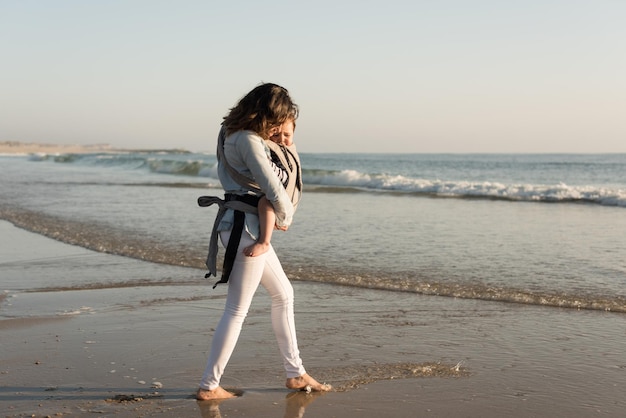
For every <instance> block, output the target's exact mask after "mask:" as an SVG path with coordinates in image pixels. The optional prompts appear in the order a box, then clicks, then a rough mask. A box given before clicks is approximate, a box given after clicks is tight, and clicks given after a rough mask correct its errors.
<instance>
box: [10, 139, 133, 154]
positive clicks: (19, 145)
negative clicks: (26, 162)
mask: <svg viewBox="0 0 626 418" xmlns="http://www.w3.org/2000/svg"><path fill="white" fill-rule="evenodd" d="M115 151H121V150H116V149H114V148H112V147H111V146H110V145H108V144H94V145H77V144H41V143H35V142H19V141H3V142H0V154H37V153H42V154H87V153H92V152H115Z"/></svg>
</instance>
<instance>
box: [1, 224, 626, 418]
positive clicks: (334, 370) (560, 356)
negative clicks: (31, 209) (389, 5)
mask: <svg viewBox="0 0 626 418" xmlns="http://www.w3.org/2000/svg"><path fill="white" fill-rule="evenodd" d="M0 233H1V235H2V237H3V239H2V240H0V268H1V269H2V277H0V284H1V285H2V288H0V292H4V295H5V298H4V299H3V300H0V321H6V322H3V323H2V325H4V326H0V347H1V348H2V350H0V412H2V413H3V416H24V415H27V416H31V415H34V416H46V415H50V416H55V415H56V416H59V414H60V415H66V414H67V415H74V416H91V415H93V414H99V415H100V416H103V415H104V416H116V417H127V416H128V417H136V416H153V415H155V414H158V415H159V416H163V417H180V416H185V417H194V416H195V417H202V418H206V417H213V418H218V417H221V416H229V417H244V416H255V417H260V418H263V417H276V416H284V417H289V418H292V417H293V418H295V417H298V418H301V417H303V416H306V417H345V418H356V417H379V416H394V417H407V418H408V417H414V416H465V417H494V418H495V417H500V416H511V417H519V418H521V417H526V416H546V417H548V416H549V417H555V416H556V417H586V416H590V415H598V416H609V417H613V416H615V417H617V416H621V414H622V413H623V410H624V409H625V408H626V402H625V401H624V399H623V396H622V395H623V393H622V388H623V386H624V385H625V384H626V376H624V373H623V371H624V369H626V354H625V353H624V351H623V332H622V331H623V329H624V325H626V316H624V315H617V314H614V313H608V314H607V313H603V312H593V311H574V310H567V309H556V308H544V307H538V306H523V305H515V304H503V303H499V302H485V301H476V300H460V299H454V298H445V297H436V296H421V295H412V294H399V293H395V292H388V291H377V290H371V289H354V288H349V287H341V286H333V285H326V284H319V283H311V282H297V281H296V282H294V283H293V285H294V290H295V293H296V322H297V328H298V340H299V343H300V349H301V352H302V355H303V359H304V361H305V365H306V367H307V371H308V372H309V373H310V374H311V375H312V376H314V377H315V378H317V379H319V380H320V381H325V382H328V383H331V384H333V385H334V386H335V387H336V388H338V389H340V390H339V391H335V392H330V393H325V394H312V395H307V394H305V393H300V392H291V391H289V390H287V389H285V388H284V386H283V385H284V376H283V375H282V366H281V364H280V363H281V362H280V358H279V356H278V354H277V348H276V344H275V342H274V339H273V338H274V337H273V335H272V331H271V321H270V315H269V308H268V306H269V298H268V297H267V296H266V294H265V292H263V291H262V290H261V291H259V292H258V294H257V295H256V296H255V300H254V301H253V305H252V307H251V309H250V313H249V315H248V318H247V320H246V323H245V324H244V329H243V331H242V334H241V338H240V340H239V343H238V345H237V348H236V349H235V352H234V354H233V357H232V359H231V361H230V363H229V366H228V368H227V370H226V373H225V375H224V379H223V381H222V384H223V386H224V387H226V388H236V389H237V390H239V391H242V392H243V396H241V397H238V398H236V399H233V400H226V401H223V402H197V401H195V400H194V398H193V394H194V393H195V390H196V388H197V383H198V381H199V379H200V375H201V373H202V370H203V368H204V365H205V361H206V356H207V350H208V346H209V342H210V338H211V335H212V330H213V328H214V327H215V326H216V324H217V320H218V319H219V315H220V314H221V309H222V307H223V301H224V297H225V291H224V289H219V290H211V283H207V282H206V281H203V280H199V281H198V283H199V285H200V287H199V293H200V294H199V296H200V297H199V298H195V299H194V298H190V299H177V298H162V297H159V296H158V295H157V294H154V296H151V295H152V293H151V292H153V291H155V290H156V289H158V288H157V287H150V288H148V287H140V285H139V284H137V286H138V287H136V288H102V289H93V290H90V289H83V290H74V291H54V292H50V291H45V288H37V287H36V286H34V287H35V289H32V290H31V291H29V290H28V286H24V285H22V287H21V289H24V290H23V291H11V283H20V284H23V283H28V281H33V280H37V279H39V278H40V277H42V276H45V275H48V276H49V277H51V278H52V279H53V280H54V278H55V277H56V278H58V279H59V280H61V279H63V278H64V277H66V276H67V275H68V274H70V273H71V275H74V276H78V277H80V276H84V277H92V278H94V280H102V281H103V282H106V281H107V280H108V278H109V277H117V276H119V275H120V274H122V275H123V276H124V280H128V281H129V283H133V280H136V279H138V278H139V279H140V278H143V277H147V276H148V277H153V276H154V275H157V277H154V279H155V280H159V276H158V275H159V274H161V276H160V277H173V279H174V280H178V279H179V278H181V277H189V276H192V275H195V274H194V272H190V269H188V268H179V269H176V268H173V267H167V266H161V265H155V264H151V263H147V262H143V261H139V260H132V259H126V258H123V257H119V256H114V255H109V254H103V253H92V252H91V251H88V250H85V249H83V248H81V247H74V246H71V245H68V244H63V243H60V242H58V241H54V240H52V239H49V238H46V237H43V236H41V235H37V234H34V233H30V232H27V231H25V230H22V229H19V228H16V227H14V226H13V225H12V224H10V223H8V222H5V221H1V222H0ZM9 242H10V247H9V245H8V244H9ZM77 253H81V254H83V253H89V255H88V257H89V261H90V263H91V264H84V263H83V262H82V261H81V260H82V259H80V258H78V259H77V260H76V261H75V262H74V263H72V264H69V263H68V260H69V259H68V255H72V254H77ZM44 255H45V257H43V256H44ZM33 261H36V262H33ZM93 265H97V266H99V268H98V269H94V268H93V267H92V266H93ZM159 272H161V273H159ZM198 276H200V275H199V274H198ZM179 288H180V287H177V286H173V285H164V286H161V290H163V291H164V293H165V294H172V293H173V292H175V291H176V289H179ZM38 289H39V290H38ZM168 289H169V290H168ZM132 291H136V292H138V293H140V294H141V295H142V296H141V298H140V300H139V303H136V304H132V305H129V304H128V303H126V302H124V303H120V304H118V303H116V301H118V300H121V299H123V297H124V296H126V295H127V294H128V292H132ZM96 300H102V301H104V302H106V303H104V304H102V305H94V304H90V305H88V306H91V307H92V309H83V310H79V312H78V313H77V314H75V315H70V316H52V317H48V318H51V319H45V318H44V319H42V318H36V317H24V319H23V320H21V319H19V318H17V319H16V318H14V317H11V315H12V312H29V311H24V310H22V311H19V308H20V307H22V308H23V307H24V306H32V307H34V308H33V309H40V307H39V305H40V303H41V301H45V302H46V303H47V304H49V305H50V306H52V307H59V306H77V307H80V306H84V304H85V303H91V302H89V301H96ZM55 310H56V308H55ZM57 319H58V320H57ZM437 365H439V366H441V367H442V370H444V371H445V372H449V371H450V369H451V368H454V367H456V366H458V368H459V370H462V371H464V373H462V374H457V375H455V374H451V373H439V372H440V371H441V370H438V369H437ZM420 367H421V369H420ZM409 372H410V373H409ZM405 373H408V374H409V375H405V376H403V374H405Z"/></svg>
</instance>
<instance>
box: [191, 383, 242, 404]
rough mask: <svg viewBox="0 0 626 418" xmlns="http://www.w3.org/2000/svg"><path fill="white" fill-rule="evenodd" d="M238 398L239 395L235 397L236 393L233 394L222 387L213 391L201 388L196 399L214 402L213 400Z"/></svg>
mask: <svg viewBox="0 0 626 418" xmlns="http://www.w3.org/2000/svg"><path fill="white" fill-rule="evenodd" d="M236 396H237V395H235V394H234V393H231V392H229V391H227V390H225V389H223V388H222V387H221V386H218V387H217V388H215V389H213V390H208V389H202V388H199V389H198V392H196V399H197V400H199V401H213V400H217V399H230V398H234V397H236Z"/></svg>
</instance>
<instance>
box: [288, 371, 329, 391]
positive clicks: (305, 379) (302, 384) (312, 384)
mask: <svg viewBox="0 0 626 418" xmlns="http://www.w3.org/2000/svg"><path fill="white" fill-rule="evenodd" d="M285 386H287V388H288V389H295V390H304V391H307V392H330V391H331V390H333V387H332V386H331V385H328V384H326V383H320V382H318V381H317V380H315V379H313V378H312V377H311V376H309V375H308V374H307V373H305V374H303V375H302V376H298V377H290V378H289V379H287V383H285Z"/></svg>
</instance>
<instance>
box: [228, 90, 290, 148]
mask: <svg viewBox="0 0 626 418" xmlns="http://www.w3.org/2000/svg"><path fill="white" fill-rule="evenodd" d="M297 118H298V106H297V105H296V104H295V103H294V102H293V101H292V100H291V97H290V96H289V92H288V91H287V89H286V88H284V87H281V86H279V85H277V84H272V83H264V84H261V85H259V86H257V87H255V88H254V89H252V91H250V93H248V94H246V95H245V96H244V97H243V98H242V99H241V100H239V103H237V105H236V106H235V107H233V108H232V109H230V112H229V113H228V115H226V116H224V122H223V124H224V127H225V128H226V134H227V135H229V134H232V133H233V132H237V131H242V130H247V131H253V132H256V133H257V134H258V135H259V136H260V137H261V138H263V139H269V137H270V130H271V129H272V128H275V127H277V126H280V125H282V124H283V122H285V121H286V120H287V119H293V120H294V126H295V120H296V119H297Z"/></svg>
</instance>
